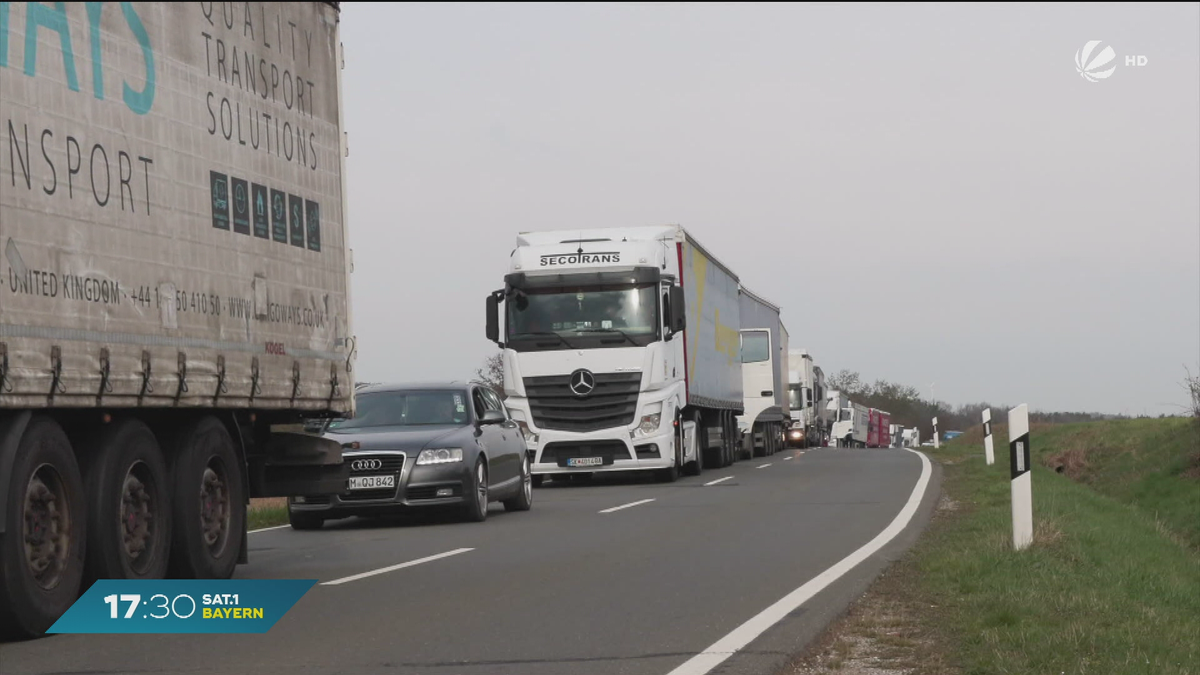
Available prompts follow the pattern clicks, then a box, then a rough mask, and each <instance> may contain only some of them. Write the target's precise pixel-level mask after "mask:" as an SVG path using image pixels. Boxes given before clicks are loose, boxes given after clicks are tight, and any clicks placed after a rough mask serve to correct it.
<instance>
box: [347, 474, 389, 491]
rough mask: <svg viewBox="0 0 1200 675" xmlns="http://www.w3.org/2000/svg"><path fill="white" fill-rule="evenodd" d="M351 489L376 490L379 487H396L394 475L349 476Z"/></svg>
mask: <svg viewBox="0 0 1200 675" xmlns="http://www.w3.org/2000/svg"><path fill="white" fill-rule="evenodd" d="M348 487H349V488H350V489H351V490H378V489H380V488H394V487H396V477H395V476H351V477H350V485H349V486H348Z"/></svg>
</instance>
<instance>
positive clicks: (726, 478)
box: [704, 476, 733, 487]
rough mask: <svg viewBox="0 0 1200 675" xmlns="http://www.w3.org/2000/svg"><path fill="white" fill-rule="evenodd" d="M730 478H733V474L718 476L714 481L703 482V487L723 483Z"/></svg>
mask: <svg viewBox="0 0 1200 675" xmlns="http://www.w3.org/2000/svg"><path fill="white" fill-rule="evenodd" d="M731 478H733V476H725V477H724V478H718V479H716V480H714V481H709V482H707V483H705V484H704V487H708V486H709V485H716V484H717V483H724V482H725V481H727V480H729V479H731Z"/></svg>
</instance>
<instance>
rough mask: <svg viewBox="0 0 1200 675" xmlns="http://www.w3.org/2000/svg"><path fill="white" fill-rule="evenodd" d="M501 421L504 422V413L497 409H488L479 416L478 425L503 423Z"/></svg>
mask: <svg viewBox="0 0 1200 675" xmlns="http://www.w3.org/2000/svg"><path fill="white" fill-rule="evenodd" d="M503 423H504V413H502V412H500V411H499V410H488V411H487V412H485V413H483V416H482V417H480V418H479V424H480V425H484V424H503Z"/></svg>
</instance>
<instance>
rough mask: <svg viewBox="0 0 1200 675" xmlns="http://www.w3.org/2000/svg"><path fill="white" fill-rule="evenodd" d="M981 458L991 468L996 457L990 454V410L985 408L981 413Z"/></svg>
mask: <svg viewBox="0 0 1200 675" xmlns="http://www.w3.org/2000/svg"><path fill="white" fill-rule="evenodd" d="M983 456H984V457H985V458H986V459H987V465H988V466H991V465H993V464H995V463H996V455H995V454H994V453H993V452H992V409H991V408H987V409H985V410H984V411H983Z"/></svg>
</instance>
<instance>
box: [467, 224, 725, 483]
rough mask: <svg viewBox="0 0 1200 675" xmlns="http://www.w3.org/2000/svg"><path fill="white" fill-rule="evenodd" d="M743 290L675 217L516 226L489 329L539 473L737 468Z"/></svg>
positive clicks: (509, 402)
mask: <svg viewBox="0 0 1200 675" xmlns="http://www.w3.org/2000/svg"><path fill="white" fill-rule="evenodd" d="M738 292H739V279H738V276H737V274H735V273H734V272H733V271H732V270H731V269H730V268H729V267H728V266H726V265H724V264H722V263H721V261H720V260H718V259H717V258H716V257H715V256H714V255H712V253H711V252H710V251H709V250H707V249H706V248H705V247H704V246H702V245H701V244H700V243H699V242H698V241H697V240H696V238H695V236H694V235H693V234H692V233H691V232H689V231H687V230H686V229H684V228H683V227H681V226H678V225H666V226H643V227H624V228H622V227H618V228H598V229H587V230H582V231H580V230H563V231H549V232H526V233H521V234H520V235H519V236H518V237H517V245H516V248H515V249H514V250H513V252H512V253H511V255H510V257H509V270H508V273H507V274H506V275H505V277H504V286H503V288H501V289H498V290H496V291H494V292H492V293H491V294H490V295H488V296H487V302H486V312H487V320H486V332H487V337H488V339H489V340H491V341H493V342H495V343H497V345H498V346H499V347H500V348H501V350H502V363H503V367H502V370H503V380H504V392H505V395H506V399H505V405H506V406H507V407H508V408H509V409H510V410H511V412H512V415H513V418H514V420H515V421H516V422H517V424H518V426H519V427H520V429H521V431H522V433H523V434H524V435H525V438H526V442H527V444H528V446H529V449H530V453H531V454H532V455H533V462H532V467H533V480H534V483H535V484H538V483H540V482H541V481H543V480H544V479H545V478H546V477H547V476H549V477H552V479H553V480H558V479H560V478H563V479H567V480H569V479H570V478H571V477H572V476H574V475H578V474H590V473H593V472H616V471H653V472H656V474H657V476H658V478H659V479H660V480H663V481H668V482H671V481H674V480H676V479H677V477H678V475H679V473H680V472H681V471H685V472H687V473H689V474H698V473H700V472H701V471H702V470H703V468H704V467H705V466H708V467H715V466H728V465H729V464H732V463H733V462H734V461H735V460H736V453H737V450H738V448H737V439H738V425H737V416H739V415H741V414H742V413H743V411H744V403H743V397H742V378H743V367H742V365H743V364H742V363H741V359H740V358H739V356H740V352H739V346H740V343H739V330H740V327H741V319H740V312H739V294H738ZM502 306H503V312H501V307H502ZM502 318H503V321H501V319H502Z"/></svg>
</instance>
